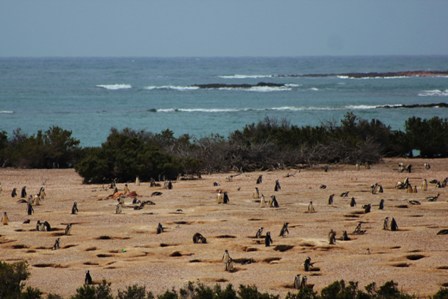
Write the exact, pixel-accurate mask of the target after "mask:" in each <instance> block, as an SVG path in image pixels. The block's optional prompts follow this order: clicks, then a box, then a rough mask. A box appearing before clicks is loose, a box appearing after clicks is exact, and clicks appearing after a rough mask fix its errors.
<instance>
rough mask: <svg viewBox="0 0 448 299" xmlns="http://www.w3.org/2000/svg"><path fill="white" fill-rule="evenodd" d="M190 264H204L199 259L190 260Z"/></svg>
mask: <svg viewBox="0 0 448 299" xmlns="http://www.w3.org/2000/svg"><path fill="white" fill-rule="evenodd" d="M188 262H189V263H202V261H201V260H198V259H194V260H190V261H188Z"/></svg>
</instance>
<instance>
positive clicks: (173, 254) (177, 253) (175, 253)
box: [170, 251, 182, 257]
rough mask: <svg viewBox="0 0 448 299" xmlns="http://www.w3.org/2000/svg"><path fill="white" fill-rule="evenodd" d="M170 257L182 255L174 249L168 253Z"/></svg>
mask: <svg viewBox="0 0 448 299" xmlns="http://www.w3.org/2000/svg"><path fill="white" fill-rule="evenodd" d="M170 256H171V257H179V256H182V253H180V252H179V251H174V252H173V253H171V254H170Z"/></svg>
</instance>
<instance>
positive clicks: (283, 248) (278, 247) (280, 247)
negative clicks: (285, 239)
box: [274, 245, 294, 252]
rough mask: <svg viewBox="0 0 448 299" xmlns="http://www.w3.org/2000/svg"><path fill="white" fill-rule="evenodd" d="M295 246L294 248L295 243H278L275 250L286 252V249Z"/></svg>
mask: <svg viewBox="0 0 448 299" xmlns="http://www.w3.org/2000/svg"><path fill="white" fill-rule="evenodd" d="M293 248H294V246H293V245H276V246H275V247H274V250H275V251H280V252H285V251H288V250H291V249H293Z"/></svg>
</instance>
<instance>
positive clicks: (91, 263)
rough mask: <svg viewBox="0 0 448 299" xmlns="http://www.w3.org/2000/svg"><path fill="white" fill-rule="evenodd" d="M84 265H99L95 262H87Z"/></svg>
mask: <svg viewBox="0 0 448 299" xmlns="http://www.w3.org/2000/svg"><path fill="white" fill-rule="evenodd" d="M83 264H84V265H86V266H98V265H99V264H98V263H94V262H85V263H83Z"/></svg>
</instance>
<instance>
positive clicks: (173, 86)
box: [145, 85, 199, 91]
mask: <svg viewBox="0 0 448 299" xmlns="http://www.w3.org/2000/svg"><path fill="white" fill-rule="evenodd" d="M145 89H146V90H156V89H165V90H178V91H186V90H197V89H199V87H198V86H176V85H163V86H146V87H145Z"/></svg>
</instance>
